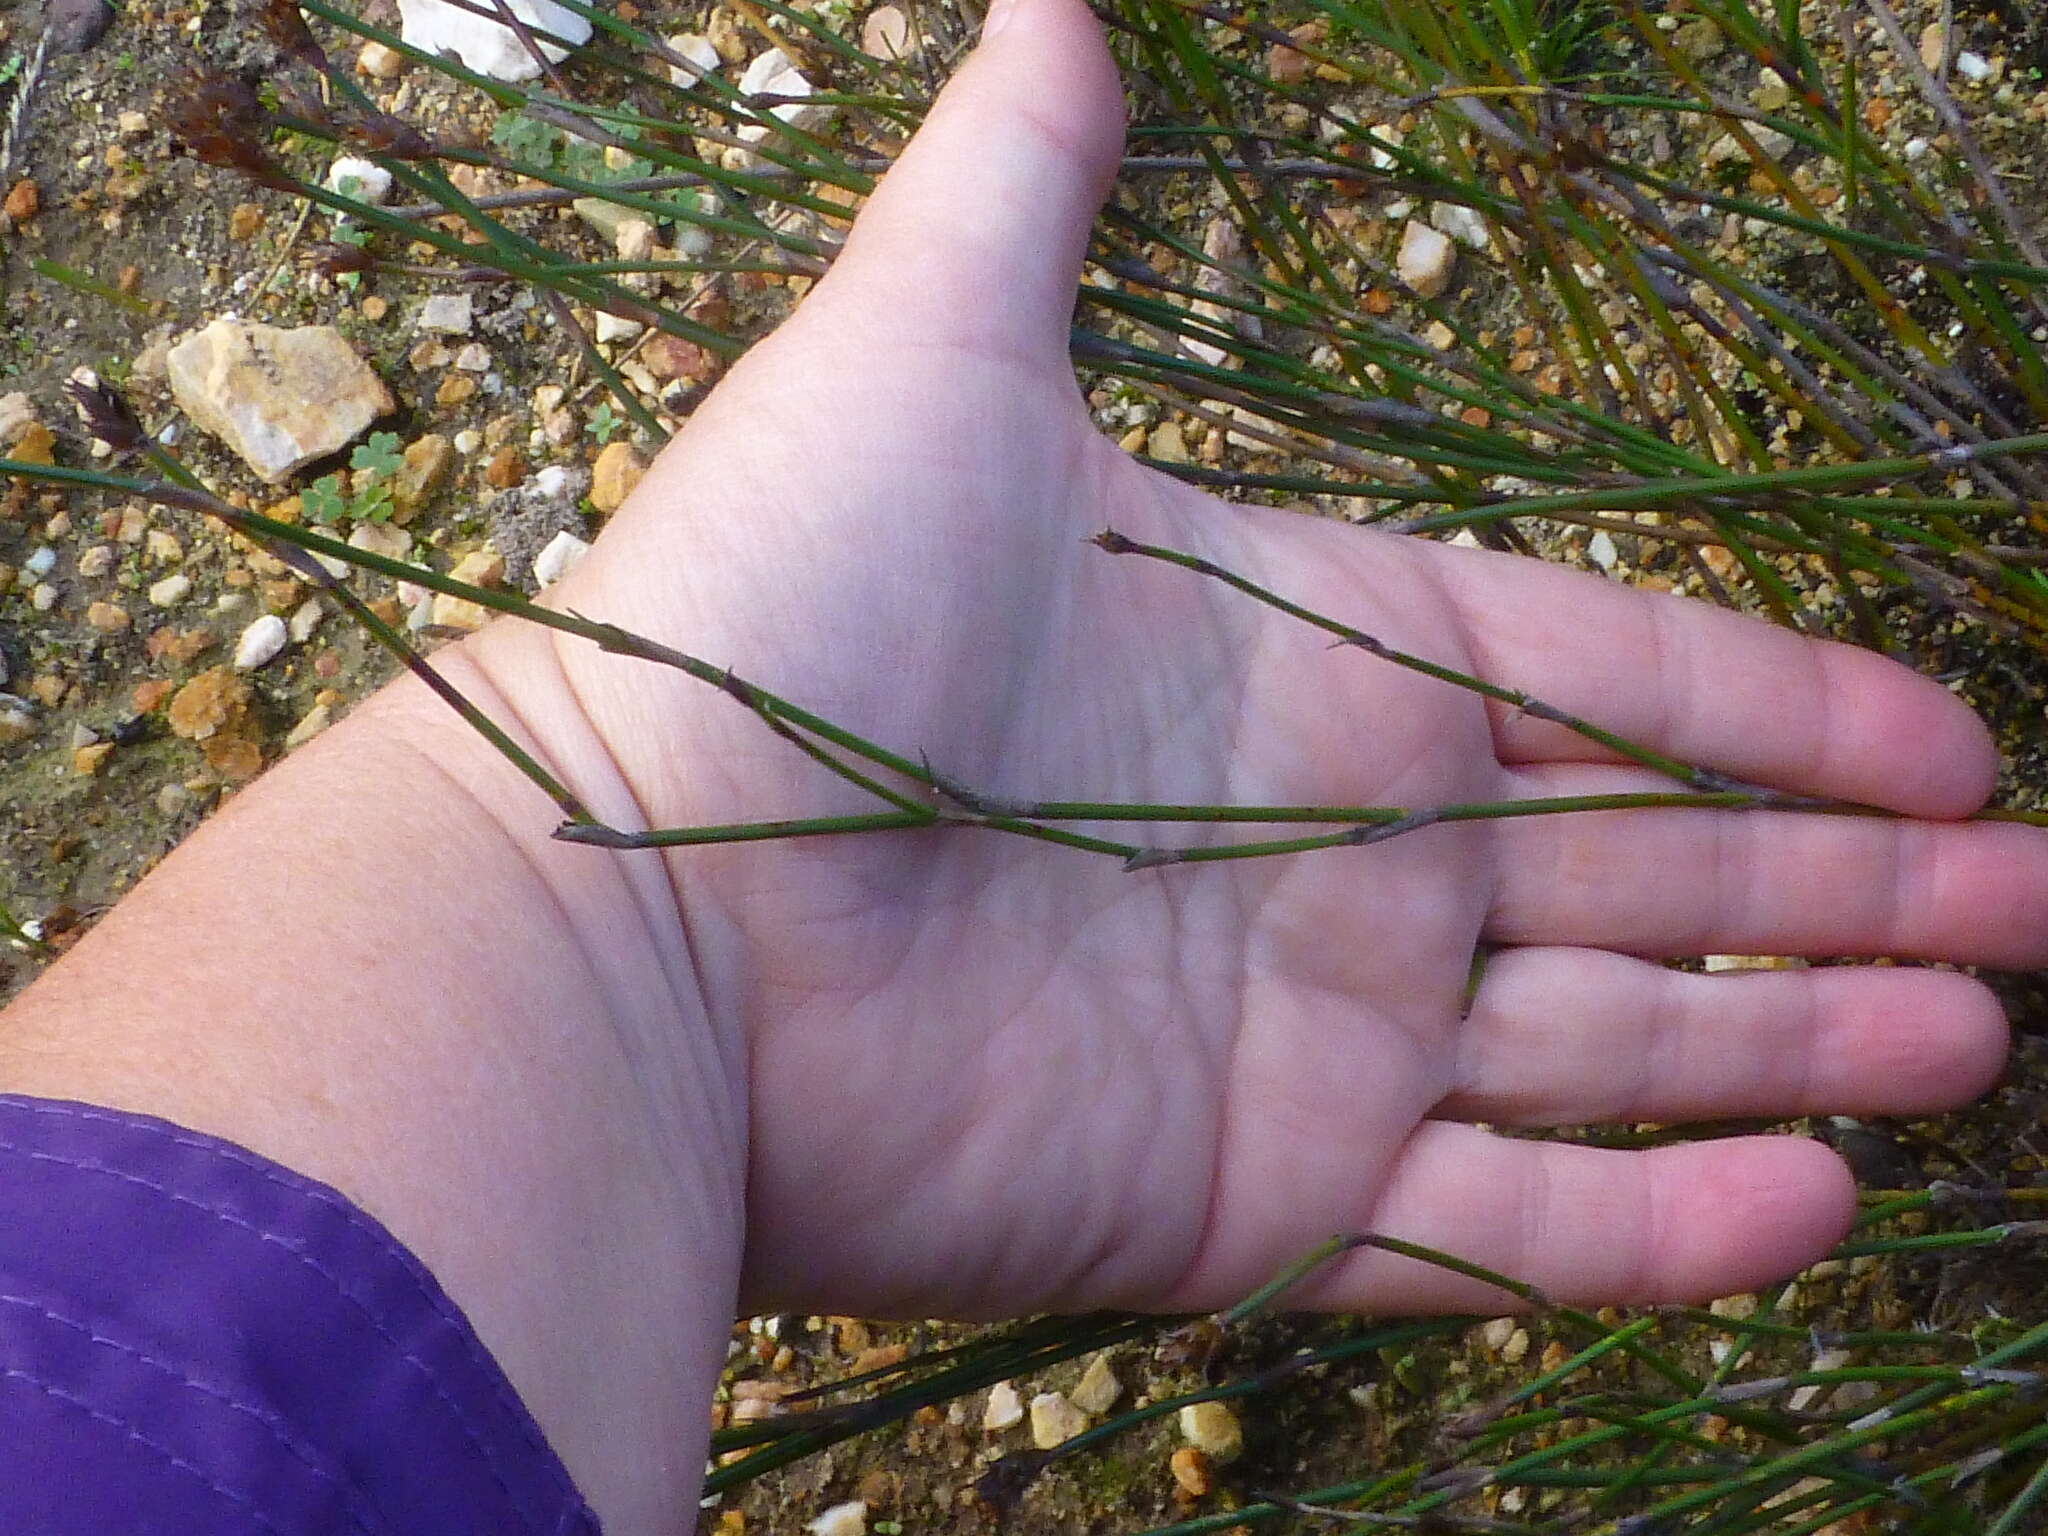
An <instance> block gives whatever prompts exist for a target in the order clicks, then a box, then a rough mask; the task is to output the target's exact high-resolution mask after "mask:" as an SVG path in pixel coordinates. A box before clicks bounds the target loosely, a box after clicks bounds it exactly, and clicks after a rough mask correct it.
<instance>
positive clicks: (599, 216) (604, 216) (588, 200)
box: [569, 197, 645, 246]
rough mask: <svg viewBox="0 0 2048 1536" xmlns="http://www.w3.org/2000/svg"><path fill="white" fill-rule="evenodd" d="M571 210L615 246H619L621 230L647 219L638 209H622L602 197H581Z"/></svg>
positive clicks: (571, 206) (570, 207) (572, 205)
mask: <svg viewBox="0 0 2048 1536" xmlns="http://www.w3.org/2000/svg"><path fill="white" fill-rule="evenodd" d="M569 209H570V211H571V212H572V213H574V214H575V215H576V217H577V218H579V219H581V220H582V221H583V222H584V223H586V224H588V225H589V226H590V227H591V228H592V229H594V230H596V231H597V232H598V233H599V234H600V235H602V236H603V237H604V238H605V240H606V242H607V243H608V244H611V245H613V246H616V245H617V244H618V240H619V231H620V230H622V229H624V228H625V227H626V226H627V225H628V224H631V223H633V222H635V221H636V220H639V219H642V218H644V217H645V215H643V214H642V213H640V211H639V210H638V209H635V208H622V207H620V206H619V205H618V204H617V203H614V202H609V201H607V200H606V199H604V198H602V197H579V198H577V199H576V201H575V202H573V203H571V204H570V205H569Z"/></svg>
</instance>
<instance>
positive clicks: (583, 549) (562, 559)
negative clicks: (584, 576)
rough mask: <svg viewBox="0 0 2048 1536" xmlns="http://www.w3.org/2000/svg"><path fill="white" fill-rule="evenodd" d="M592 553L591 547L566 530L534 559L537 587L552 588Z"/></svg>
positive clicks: (534, 578) (551, 540)
mask: <svg viewBox="0 0 2048 1536" xmlns="http://www.w3.org/2000/svg"><path fill="white" fill-rule="evenodd" d="M589 553H590V546H589V545H588V544H586V543H585V542H584V541H583V540H581V539H579V538H577V537H576V535H575V534H573V533H571V532H569V531H568V530H567V529H566V528H565V529H563V530H562V531H561V532H560V533H558V534H556V535H555V536H554V537H553V538H552V539H550V540H548V543H547V547H546V548H545V549H543V550H542V551H541V552H540V553H539V554H537V555H535V556H534V557H533V582H534V585H535V586H536V587H551V586H553V585H554V584H555V583H556V582H558V581H560V580H561V579H562V578H563V577H564V576H566V575H568V574H569V573H570V572H571V571H573V570H574V569H575V568H576V562H577V561H579V560H581V559H582V558H583V557H584V556H585V555H587V554H589Z"/></svg>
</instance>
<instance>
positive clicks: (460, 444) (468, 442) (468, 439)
mask: <svg viewBox="0 0 2048 1536" xmlns="http://www.w3.org/2000/svg"><path fill="white" fill-rule="evenodd" d="M483 445H484V437H483V434H482V433H481V432H479V431H477V430H476V428H474V427H464V428H463V429H462V430H461V431H460V432H458V433H456V434H455V451H456V452H457V453H459V454H461V455H462V456H463V457H464V458H465V459H466V458H468V457H470V456H471V455H472V454H474V453H475V452H476V451H477V449H479V448H481V447H483Z"/></svg>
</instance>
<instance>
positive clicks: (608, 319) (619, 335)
mask: <svg viewBox="0 0 2048 1536" xmlns="http://www.w3.org/2000/svg"><path fill="white" fill-rule="evenodd" d="M646 329H647V327H646V326H644V325H642V324H641V323H640V322H639V321H638V320H628V319H627V318H626V317H625V316H623V315H614V314H611V313H610V312H609V311H606V310H599V311H598V312H597V339H598V342H599V344H600V345H602V344H604V343H607V342H614V341H631V340H632V339H633V338H634V337H636V336H638V335H639V334H640V333H641V332H642V331H644V330H646Z"/></svg>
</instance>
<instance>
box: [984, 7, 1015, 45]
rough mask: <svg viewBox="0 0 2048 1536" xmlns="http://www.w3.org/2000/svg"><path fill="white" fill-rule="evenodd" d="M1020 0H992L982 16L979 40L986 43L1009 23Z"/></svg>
mask: <svg viewBox="0 0 2048 1536" xmlns="http://www.w3.org/2000/svg"><path fill="white" fill-rule="evenodd" d="M1020 3H1021V0H994V3H993V4H991V5H990V6H989V8H988V14H987V15H986V16H985V17H983V18H982V22H981V40H982V41H983V42H984V43H986V42H988V41H990V40H991V39H993V38H994V37H995V35H996V34H997V33H998V32H1000V31H1002V30H1003V28H1005V27H1007V26H1008V25H1009V24H1010V18H1011V17H1012V16H1014V15H1016V14H1017V7H1018V5H1019V4H1020Z"/></svg>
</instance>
